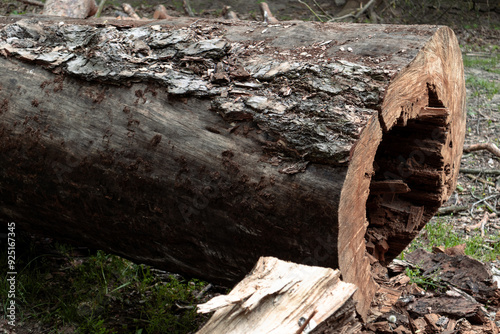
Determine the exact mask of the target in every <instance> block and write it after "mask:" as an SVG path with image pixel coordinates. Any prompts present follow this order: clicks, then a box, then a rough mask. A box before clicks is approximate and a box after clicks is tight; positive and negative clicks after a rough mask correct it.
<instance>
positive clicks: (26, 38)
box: [0, 18, 465, 315]
mask: <svg viewBox="0 0 500 334" xmlns="http://www.w3.org/2000/svg"><path fill="white" fill-rule="evenodd" d="M11 22H12V21H11ZM65 22H66V23H62V24H60V23H59V21H54V22H52V21H50V20H48V19H45V20H43V21H39V22H38V21H34V20H22V21H18V22H17V23H13V24H11V25H7V26H4V27H3V28H2V29H1V30H0V54H1V55H3V57H0V78H1V81H0V185H1V186H0V194H1V198H0V215H1V216H2V217H3V219H4V220H15V221H17V222H18V223H19V224H20V225H22V226H24V227H25V228H26V229H31V230H38V231H40V232H44V233H48V234H51V235H53V236H57V237H60V238H64V239H66V240H70V241H73V242H75V241H76V242H81V243H85V244H87V245H90V246H93V247H99V248H102V249H105V250H108V251H112V252H115V253H118V254H121V255H124V256H126V257H128V258H131V259H134V260H135V261H139V262H144V263H149V264H152V265H155V266H158V267H161V268H164V269H167V270H171V271H176V272H180V273H184V274H188V275H195V276H199V277H203V278H205V279H208V280H211V281H214V282H219V283H221V282H222V283H226V284H227V283H233V282H236V281H238V280H240V279H241V278H242V277H243V275H245V274H246V273H247V272H248V271H249V270H250V269H251V268H252V266H253V264H254V263H255V261H256V260H257V259H258V258H259V257H260V256H262V255H266V256H267V255H272V256H276V257H278V258H280V259H283V260H292V261H294V262H298V263H304V264H309V265H319V266H327V267H332V268H340V270H341V271H342V275H343V279H344V280H345V281H347V282H350V283H354V284H356V286H357V287H358V291H357V292H356V294H355V296H354V298H355V300H357V302H358V311H359V312H360V313H361V314H362V315H365V314H366V312H367V310H368V307H369V304H370V301H371V297H372V296H373V294H374V291H375V284H374V282H373V280H372V278H371V274H370V270H369V269H370V264H369V258H368V256H367V255H366V248H365V242H368V244H369V245H370V247H369V251H370V252H371V253H372V254H371V256H372V257H371V258H372V259H373V257H375V258H376V259H378V260H379V261H381V262H382V263H384V262H387V261H389V260H391V259H392V258H394V257H395V256H397V255H398V254H399V253H400V252H401V250H402V249H403V248H404V247H405V246H406V245H407V244H408V243H409V242H410V241H411V240H412V239H413V237H414V236H415V235H416V234H417V233H418V231H419V230H420V229H421V228H422V227H423V226H424V225H425V223H426V222H427V221H428V220H429V219H430V217H432V215H433V214H434V213H435V212H436V210H437V209H438V208H439V206H440V205H441V204H442V203H443V202H444V201H446V199H447V198H448V196H449V195H450V194H451V193H452V191H453V189H454V188H455V182H456V177H457V174H458V169H459V163H460V157H461V152H462V145H463V138H464V129H465V109H464V97H465V93H464V80H463V68H462V61H461V53H460V49H459V47H458V43H457V41H456V38H455V36H454V34H453V32H452V31H451V30H450V29H449V28H446V27H437V26H383V25H381V26H373V25H345V24H323V25H321V24H315V23H303V22H287V23H283V24H280V25H277V26H265V25H262V24H260V23H256V22H237V23H236V22H232V23H228V22H224V21H208V20H198V19H197V20H194V19H184V18H181V19H179V18H177V19H175V20H173V21H170V20H169V21H160V23H163V24H164V25H163V26H160V25H159V23H158V21H152V22H149V23H148V22H140V23H127V24H129V26H133V25H139V24H144V26H142V27H136V28H129V29H127V28H126V24H125V23H116V24H118V25H120V26H121V28H120V29H116V28H114V27H110V26H105V24H104V23H103V21H96V20H89V22H88V23H87V24H86V25H74V24H72V23H75V22H78V21H75V20H73V21H71V20H69V21H68V20H65ZM107 23H108V24H111V23H113V22H108V21H107ZM391 185H393V186H394V189H393V191H390V190H391ZM372 188H373V191H372Z"/></svg>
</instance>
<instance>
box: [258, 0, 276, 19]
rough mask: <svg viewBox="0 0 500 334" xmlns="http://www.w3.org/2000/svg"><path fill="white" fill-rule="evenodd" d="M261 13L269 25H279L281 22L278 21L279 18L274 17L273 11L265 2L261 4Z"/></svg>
mask: <svg viewBox="0 0 500 334" xmlns="http://www.w3.org/2000/svg"><path fill="white" fill-rule="evenodd" d="M259 7H260V11H261V13H262V16H263V17H264V22H265V23H267V24H278V23H280V21H278V19H277V18H275V17H274V16H273V13H271V10H270V9H269V6H268V4H267V3H265V2H261V3H260V4H259Z"/></svg>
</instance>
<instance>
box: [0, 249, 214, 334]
mask: <svg viewBox="0 0 500 334" xmlns="http://www.w3.org/2000/svg"><path fill="white" fill-rule="evenodd" d="M18 244H19V246H18V247H17V249H18V250H19V254H16V255H17V261H16V268H17V270H18V274H17V277H16V305H17V310H16V311H17V312H16V318H17V319H16V322H17V325H19V326H22V324H23V323H26V322H27V321H28V322H31V323H39V324H41V325H42V326H43V328H45V329H46V330H47V332H49V333H58V332H60V331H62V330H63V329H67V328H71V329H72V330H71V331H72V332H76V333H100V334H108V333H109V334H111V333H143V334H145V333H189V332H194V331H196V329H197V328H198V326H199V325H200V323H201V322H203V321H204V319H206V317H204V316H199V315H197V314H196V310H195V306H194V305H195V304H197V303H198V302H200V301H198V300H197V299H196V298H195V296H196V294H197V293H198V292H199V291H200V290H201V289H203V287H204V285H205V284H206V283H204V282H201V281H198V280H189V281H186V280H183V279H182V278H177V277H174V276H170V277H168V278H162V279H160V278H159V276H158V275H154V274H153V273H152V272H151V269H150V268H149V267H147V266H144V265H137V264H134V263H132V262H130V261H127V260H125V259H123V258H120V257H118V256H115V255H110V254H106V253H104V252H102V251H97V252H96V253H95V254H93V255H90V256H86V257H74V256H72V255H71V254H72V253H73V251H72V249H71V248H70V247H68V246H63V245H57V247H56V250H55V251H54V252H51V253H50V254H47V253H46V252H44V253H41V251H40V249H38V247H36V246H33V245H32V244H30V243H29V242H27V241H24V242H22V243H21V241H18ZM21 244H22V246H23V247H25V250H24V251H22V252H21V249H22V247H21ZM2 246H5V245H2ZM2 248H3V249H1V250H0V268H7V264H6V258H7V256H5V255H6V254H4V253H5V252H6V249H7V247H2ZM4 249H5V250H4ZM2 270H3V269H2ZM0 279H1V285H0V300H1V303H2V310H3V311H1V312H0V318H5V307H6V305H7V303H8V298H7V293H8V290H7V284H6V283H7V282H6V273H3V274H1V277H0Z"/></svg>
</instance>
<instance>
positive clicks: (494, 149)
mask: <svg viewBox="0 0 500 334" xmlns="http://www.w3.org/2000/svg"><path fill="white" fill-rule="evenodd" d="M480 150H487V151H490V152H491V153H493V154H494V155H496V156H497V157H500V149H499V148H498V147H497V146H496V145H495V144H493V143H479V144H473V145H467V146H464V149H463V151H464V152H465V153H469V152H473V151H480Z"/></svg>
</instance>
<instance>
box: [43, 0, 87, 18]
mask: <svg viewBox="0 0 500 334" xmlns="http://www.w3.org/2000/svg"><path fill="white" fill-rule="evenodd" d="M96 12H97V4H96V2H95V0H47V1H46V2H45V4H44V6H43V14H44V15H51V16H64V17H71V18H79V19H84V18H86V17H90V16H92V15H94V14H95V13H96Z"/></svg>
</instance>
